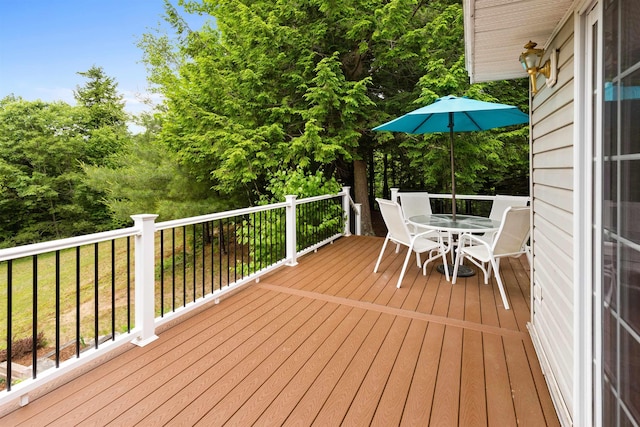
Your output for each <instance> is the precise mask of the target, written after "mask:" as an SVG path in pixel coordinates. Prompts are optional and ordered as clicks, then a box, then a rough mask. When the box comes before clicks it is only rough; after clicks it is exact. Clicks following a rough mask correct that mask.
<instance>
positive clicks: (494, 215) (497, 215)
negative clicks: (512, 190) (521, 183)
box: [476, 194, 529, 244]
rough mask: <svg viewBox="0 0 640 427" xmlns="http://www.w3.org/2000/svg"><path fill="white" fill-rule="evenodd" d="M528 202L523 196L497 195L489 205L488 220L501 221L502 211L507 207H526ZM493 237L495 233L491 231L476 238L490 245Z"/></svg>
mask: <svg viewBox="0 0 640 427" xmlns="http://www.w3.org/2000/svg"><path fill="white" fill-rule="evenodd" d="M528 202H529V198H528V197H525V196H503V195H500V194H498V195H497V196H496V197H495V199H493V204H492V205H491V212H490V213H489V218H491V219H493V220H495V221H501V220H502V215H503V214H504V211H505V210H507V208H508V207H510V206H512V207H526V206H527V203H528ZM495 235H496V232H495V231H492V232H490V233H484V234H480V235H478V236H476V237H478V238H479V239H482V240H484V241H485V242H487V243H489V244H491V242H492V241H493V238H494V237H495Z"/></svg>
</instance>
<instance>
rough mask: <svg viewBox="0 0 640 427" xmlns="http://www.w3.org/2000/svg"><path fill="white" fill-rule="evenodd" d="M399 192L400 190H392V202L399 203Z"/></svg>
mask: <svg viewBox="0 0 640 427" xmlns="http://www.w3.org/2000/svg"><path fill="white" fill-rule="evenodd" d="M398 191H400V189H399V188H392V189H391V201H392V202H395V203H398Z"/></svg>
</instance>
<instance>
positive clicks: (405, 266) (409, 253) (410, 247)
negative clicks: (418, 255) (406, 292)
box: [396, 245, 413, 289]
mask: <svg viewBox="0 0 640 427" xmlns="http://www.w3.org/2000/svg"><path fill="white" fill-rule="evenodd" d="M411 252H413V245H411V246H409V249H408V250H407V256H406V257H404V264H402V271H401V272H400V277H399V278H398V285H397V286H396V287H397V288H398V289H400V283H401V282H402V279H403V278H404V273H405V271H407V264H409V258H411Z"/></svg>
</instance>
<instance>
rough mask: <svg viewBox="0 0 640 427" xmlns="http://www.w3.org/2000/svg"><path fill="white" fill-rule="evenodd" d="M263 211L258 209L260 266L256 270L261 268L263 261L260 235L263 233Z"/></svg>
mask: <svg viewBox="0 0 640 427" xmlns="http://www.w3.org/2000/svg"><path fill="white" fill-rule="evenodd" d="M263 212H264V211H260V233H259V236H258V239H259V243H258V244H259V247H260V266H259V268H258V270H262V265H263V264H262V263H263V262H264V246H263V245H262V235H263V234H264V220H263V219H262V217H263Z"/></svg>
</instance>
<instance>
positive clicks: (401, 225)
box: [376, 199, 411, 246]
mask: <svg viewBox="0 0 640 427" xmlns="http://www.w3.org/2000/svg"><path fill="white" fill-rule="evenodd" d="M376 202H378V205H380V212H381V213H382V218H384V223H385V224H386V226H387V230H388V231H389V237H390V238H391V239H392V240H394V241H397V242H400V243H404V244H406V245H407V246H408V245H409V244H410V243H411V234H410V233H409V228H408V227H407V223H406V222H405V221H404V218H403V217H402V209H401V208H400V205H399V204H397V203H395V202H392V201H391V200H386V199H376Z"/></svg>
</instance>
